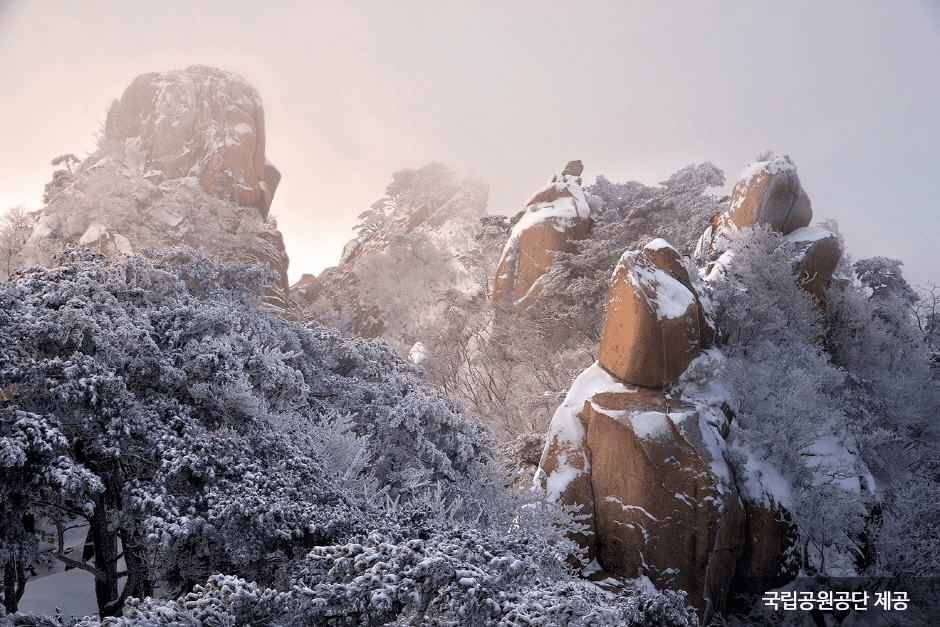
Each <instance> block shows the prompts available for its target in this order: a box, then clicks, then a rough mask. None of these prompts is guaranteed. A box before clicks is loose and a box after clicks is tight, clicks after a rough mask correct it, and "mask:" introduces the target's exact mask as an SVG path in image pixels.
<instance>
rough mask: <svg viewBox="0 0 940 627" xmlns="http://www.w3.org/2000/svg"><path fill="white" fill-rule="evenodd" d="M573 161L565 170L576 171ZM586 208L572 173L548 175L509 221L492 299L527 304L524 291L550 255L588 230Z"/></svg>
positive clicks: (569, 246) (569, 248)
mask: <svg viewBox="0 0 940 627" xmlns="http://www.w3.org/2000/svg"><path fill="white" fill-rule="evenodd" d="M575 163H577V164H580V162H571V163H569V164H568V167H567V168H566V171H568V170H569V169H570V170H572V171H574V170H576V169H577V167H576V166H574V165H573V164H575ZM591 211H592V209H591V207H590V203H589V202H588V200H587V197H586V196H585V193H584V190H582V189H581V180H580V179H579V178H577V177H576V175H573V174H563V175H556V176H554V177H552V180H551V181H550V182H549V183H548V185H546V186H545V187H544V188H542V189H541V190H539V191H538V192H537V193H536V194H535V195H534V196H532V197H531V198H530V199H529V200H528V201H527V202H526V203H525V204H524V205H523V209H522V211H520V212H519V213H518V214H517V215H516V217H515V218H514V219H513V227H512V231H511V232H510V235H509V241H508V242H507V243H506V247H505V248H504V250H503V254H502V257H501V258H500V262H499V266H498V267H497V269H496V276H495V279H494V281H493V291H492V298H493V300H494V301H504V302H508V303H515V304H519V305H521V306H522V307H523V308H525V307H526V306H528V303H530V302H531V300H532V298H534V296H535V293H532V294H530V293H529V292H530V290H531V289H532V288H533V286H534V285H535V284H536V281H537V280H538V279H539V277H540V276H542V274H543V273H544V272H545V270H546V269H547V268H548V266H550V265H551V263H552V261H553V259H554V256H553V254H552V253H555V252H573V251H574V250H575V249H576V244H575V242H577V241H578V240H581V239H584V238H586V237H587V236H588V234H589V233H590V230H591V217H590V216H591ZM537 290H538V287H537V286H536V291H537ZM527 296H528V298H527Z"/></svg>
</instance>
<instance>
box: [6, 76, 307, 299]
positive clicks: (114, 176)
mask: <svg viewBox="0 0 940 627" xmlns="http://www.w3.org/2000/svg"><path fill="white" fill-rule="evenodd" d="M264 149H265V134H264V110H263V108H262V106H261V98H260V96H259V95H258V93H257V91H255V89H254V88H253V87H252V86H251V85H249V84H248V83H247V82H246V81H245V80H244V79H242V78H241V77H239V76H237V75H235V74H231V73H229V72H224V71H222V70H218V69H215V68H209V67H205V66H192V67H190V68H187V69H186V70H182V71H172V72H160V73H152V74H145V75H143V76H139V77H137V78H136V79H134V81H133V82H132V83H131V85H130V86H129V87H128V88H127V89H126V90H125V92H124V95H123V96H122V98H121V99H120V100H117V101H115V102H114V103H113V105H112V106H111V109H110V110H109V112H108V116H107V121H106V124H105V132H104V136H103V138H102V139H101V141H100V143H99V149H98V150H97V151H96V152H95V153H94V154H92V155H91V156H90V157H88V158H87V159H86V160H85V161H84V162H83V163H81V164H80V165H78V166H77V167H76V168H75V170H74V173H71V172H70V173H69V174H68V175H67V176H60V177H57V178H56V181H55V183H56V188H55V189H52V190H48V189H47V203H46V205H45V206H44V207H43V209H42V210H41V215H40V217H39V220H38V222H37V224H36V226H35V228H34V229H33V233H32V235H31V236H30V238H29V240H28V242H27V244H26V246H25V247H24V248H23V250H22V251H21V253H20V259H19V260H18V261H19V265H33V264H40V265H48V264H49V263H51V257H52V255H53V254H55V253H56V252H58V251H60V250H62V249H63V248H64V247H65V246H67V245H70V244H76V243H78V244H87V245H90V246H92V247H95V248H97V249H99V250H100V251H101V252H103V253H104V254H106V255H109V256H114V255H121V254H133V253H135V252H140V251H143V250H145V249H155V250H162V249H166V248H170V247H172V246H177V245H185V246H190V247H192V248H197V249H200V250H202V251H204V252H205V253H206V254H208V255H210V256H213V257H217V258H221V259H226V260H231V261H245V262H253V263H254V262H261V263H264V264H266V265H268V266H269V267H270V268H271V269H272V270H274V272H275V273H276V275H277V276H276V278H275V280H274V282H273V283H271V284H269V286H268V289H267V291H266V300H267V302H268V304H269V305H270V306H272V307H273V308H274V309H275V310H277V311H280V312H282V313H284V314H289V313H290V312H291V310H292V308H293V306H292V304H291V301H290V297H289V288H288V282H287V266H288V257H287V253H286V251H285V249H284V240H283V237H282V235H281V233H280V232H279V231H278V230H277V226H276V224H274V223H273V222H272V221H268V220H267V214H268V210H269V208H270V206H271V200H272V199H273V197H274V192H275V190H276V189H277V185H278V182H279V181H280V173H279V172H278V171H277V169H276V168H275V167H274V166H273V165H272V164H271V163H270V162H268V161H266V159H265V156H264Z"/></svg>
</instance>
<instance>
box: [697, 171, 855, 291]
mask: <svg viewBox="0 0 940 627" xmlns="http://www.w3.org/2000/svg"><path fill="white" fill-rule="evenodd" d="M812 219H813V209H812V205H811V203H810V200H809V196H808V195H807V193H806V190H804V189H803V186H802V184H801V183H800V178H799V176H798V175H797V172H796V166H795V165H794V164H793V161H792V160H791V159H790V157H788V156H786V155H784V156H776V157H772V158H771V159H768V160H766V161H758V162H757V163H754V164H752V165H751V166H749V167H748V168H747V169H746V170H745V171H744V172H743V173H742V174H741V176H740V177H739V178H738V181H737V183H735V185H734V189H733V190H732V192H731V200H730V203H729V205H728V209H727V211H725V212H724V213H722V214H718V215H715V216H714V218H713V219H712V223H711V225H710V226H709V227H708V228H707V229H706V231H705V233H703V234H702V237H701V238H700V239H699V242H698V246H697V248H696V257H697V258H699V259H703V258H704V257H705V256H707V255H709V254H713V255H714V254H718V253H720V252H722V251H724V250H726V249H728V248H729V247H730V245H731V243H732V242H733V241H734V240H735V239H736V238H737V236H738V233H739V232H740V231H741V230H742V229H746V228H751V227H755V226H757V225H761V224H765V225H768V226H769V227H770V229H771V230H773V231H775V232H777V233H780V234H782V235H783V236H784V237H785V239H786V241H788V242H790V243H792V244H793V245H794V247H795V248H796V256H795V257H794V259H793V263H792V265H793V271H794V275H795V276H796V280H797V281H798V282H799V284H800V285H801V286H802V287H803V289H804V290H805V291H806V292H807V293H809V294H810V295H811V296H812V297H813V298H814V299H815V300H816V302H817V303H819V305H820V307H825V293H826V289H827V288H828V287H829V285H830V284H831V283H832V275H833V273H834V272H835V271H836V268H837V267H838V265H839V259H840V258H841V256H842V249H841V245H840V244H839V241H838V238H837V237H836V236H835V234H833V233H831V232H829V231H826V230H825V229H821V228H818V227H810V226H809V223H810V222H811V221H812Z"/></svg>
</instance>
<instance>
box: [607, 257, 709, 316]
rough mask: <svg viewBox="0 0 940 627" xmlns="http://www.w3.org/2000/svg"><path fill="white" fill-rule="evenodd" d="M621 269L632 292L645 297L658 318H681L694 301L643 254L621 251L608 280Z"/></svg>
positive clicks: (681, 285)
mask: <svg viewBox="0 0 940 627" xmlns="http://www.w3.org/2000/svg"><path fill="white" fill-rule="evenodd" d="M654 241H655V240H654ZM667 245H668V244H667ZM623 268H626V270H627V276H629V278H630V282H631V284H632V285H633V287H634V290H635V292H636V293H639V294H643V295H644V296H645V297H646V301H647V304H648V305H649V306H650V307H651V308H652V311H653V312H654V313H655V314H656V318H657V319H658V320H664V319H670V320H671V319H675V318H681V317H682V316H684V315H686V313H687V312H688V311H689V308H690V307H691V306H692V305H694V304H695V296H694V295H693V294H692V292H690V291H689V289H688V288H687V287H686V286H684V285H683V284H682V283H680V282H679V281H677V280H675V279H674V278H672V277H671V276H669V275H668V274H667V273H665V272H663V271H662V270H660V269H659V268H657V267H656V266H655V265H653V262H652V261H650V260H649V259H648V258H647V257H646V255H644V254H643V253H641V252H637V251H627V252H625V253H624V254H623V255H622V256H621V257H620V261H619V262H618V263H617V266H616V267H615V268H614V272H613V275H612V277H611V280H613V279H614V278H615V277H616V276H617V274H618V273H619V272H621V269H623Z"/></svg>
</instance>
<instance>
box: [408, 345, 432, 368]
mask: <svg viewBox="0 0 940 627" xmlns="http://www.w3.org/2000/svg"><path fill="white" fill-rule="evenodd" d="M427 358H428V349H427V348H426V347H425V346H424V344H423V343H421V342H415V343H414V346H412V347H411V352H410V353H408V359H410V360H411V363H413V364H420V363H421V362H422V361H424V360H425V359H427Z"/></svg>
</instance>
